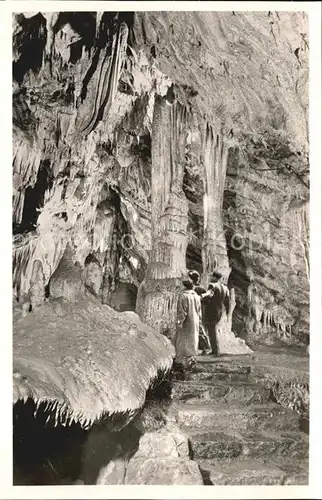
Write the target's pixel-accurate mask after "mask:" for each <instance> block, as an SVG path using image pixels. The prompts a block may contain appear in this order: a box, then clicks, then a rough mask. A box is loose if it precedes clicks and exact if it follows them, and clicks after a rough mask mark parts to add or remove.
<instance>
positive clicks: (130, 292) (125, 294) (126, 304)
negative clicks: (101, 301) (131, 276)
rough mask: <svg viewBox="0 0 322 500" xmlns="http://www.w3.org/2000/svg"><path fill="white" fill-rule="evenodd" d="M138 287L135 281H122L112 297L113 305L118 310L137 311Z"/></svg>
mask: <svg viewBox="0 0 322 500" xmlns="http://www.w3.org/2000/svg"><path fill="white" fill-rule="evenodd" d="M137 293H138V289H137V287H136V285H134V284H133V283H123V282H122V281H120V282H119V283H118V286H117V288H116V290H115V292H114V293H113V295H112V298H111V306H112V307H113V308H114V309H116V310H117V311H120V312H123V311H135V307H136V298H137Z"/></svg>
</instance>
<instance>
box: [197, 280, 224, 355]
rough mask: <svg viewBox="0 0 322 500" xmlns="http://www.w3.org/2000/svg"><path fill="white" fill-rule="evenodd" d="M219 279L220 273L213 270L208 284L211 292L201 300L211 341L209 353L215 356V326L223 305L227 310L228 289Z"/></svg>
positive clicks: (216, 349) (216, 352)
mask: <svg viewBox="0 0 322 500" xmlns="http://www.w3.org/2000/svg"><path fill="white" fill-rule="evenodd" d="M221 280H222V274H221V273H219V272H218V271H214V272H213V274H212V279H211V282H210V283H209V286H208V290H211V291H212V292H213V293H212V295H209V296H207V297H205V298H204V300H203V302H204V304H205V308H204V325H205V328H206V331H207V333H208V335H209V339H210V343H211V349H212V352H211V354H213V355H215V356H217V355H218V347H217V340H216V327H217V324H218V323H219V321H220V319H221V317H222V313H223V308H224V307H225V308H226V310H227V309H228V306H229V290H228V287H227V286H226V285H224V284H223V283H221Z"/></svg>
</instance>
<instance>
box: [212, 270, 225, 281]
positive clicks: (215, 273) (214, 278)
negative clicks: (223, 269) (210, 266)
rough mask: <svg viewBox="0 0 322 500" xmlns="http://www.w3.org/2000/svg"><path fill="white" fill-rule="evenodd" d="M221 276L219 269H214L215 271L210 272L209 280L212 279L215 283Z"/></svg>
mask: <svg viewBox="0 0 322 500" xmlns="http://www.w3.org/2000/svg"><path fill="white" fill-rule="evenodd" d="M221 278H222V274H221V273H220V272H219V271H216V270H215V271H214V272H213V273H212V280H211V281H213V282H215V283H217V282H218V281H220V280H221Z"/></svg>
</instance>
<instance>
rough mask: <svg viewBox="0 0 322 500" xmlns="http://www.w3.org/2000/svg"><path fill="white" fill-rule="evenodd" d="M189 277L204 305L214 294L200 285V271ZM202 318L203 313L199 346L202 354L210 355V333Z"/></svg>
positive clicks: (189, 274) (192, 272)
mask: <svg viewBox="0 0 322 500" xmlns="http://www.w3.org/2000/svg"><path fill="white" fill-rule="evenodd" d="M188 276H189V278H190V279H191V280H192V281H193V284H194V291H195V292H196V293H197V294H198V295H199V297H200V299H201V305H203V303H204V301H205V299H206V298H207V297H210V296H211V295H212V292H211V291H210V293H209V291H208V292H207V290H206V289H205V288H204V287H203V286H201V285H200V274H199V273H198V271H195V270H194V271H189V273H188ZM202 317H203V313H202V315H201V319H200V322H199V346H200V348H201V351H202V354H209V353H210V352H211V350H212V349H211V344H210V340H209V336H208V333H207V331H206V330H205V328H204V326H203V324H202Z"/></svg>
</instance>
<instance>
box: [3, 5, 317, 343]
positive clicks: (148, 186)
mask: <svg viewBox="0 0 322 500" xmlns="http://www.w3.org/2000/svg"><path fill="white" fill-rule="evenodd" d="M306 33H307V19H306V15H305V14H303V13H287V12H283V13H265V12H253V13H251V12H250V13H242V12H238V13H232V12H221V13H216V12H212V13H209V12H207V13H203V12H180V13H179V12H161V13H159V12H158V13H156V12H137V13H98V14H96V13H89V12H88V13H85V12H83V13H82V12H78V13H77V12H76V13H63V12H61V13H51V14H45V13H32V14H30V13H29V14H28V15H27V14H26V15H24V14H17V15H15V16H14V31H13V57H14V61H13V76H14V80H13V222H14V229H13V230H14V242H13V268H14V277H13V278H14V297H15V300H19V302H20V304H26V306H25V310H26V313H28V308H30V304H31V307H32V308H35V307H37V306H38V305H39V304H41V303H42V302H43V300H44V299H45V295H46V296H47V297H48V296H49V297H50V295H51V294H55V293H56V285H55V280H54V273H55V271H56V269H57V268H58V267H59V266H61V265H63V264H62V259H65V258H66V251H67V253H68V259H69V261H70V262H73V263H75V264H76V263H77V265H78V266H79V270H82V273H81V274H82V277H80V274H79V278H78V279H79V280H80V282H84V283H85V285H86V287H87V288H88V289H90V290H91V292H92V293H94V294H95V295H96V296H97V297H98V298H99V299H100V300H101V301H102V302H103V303H105V304H109V305H111V306H112V307H115V308H117V309H118V310H132V311H133V310H137V312H138V313H139V314H140V316H141V317H142V319H143V320H144V321H146V322H147V323H149V324H151V325H153V326H155V327H157V328H158V330H159V331H160V332H162V333H165V334H166V335H168V336H169V337H172V336H173V334H174V318H175V307H176V297H177V293H178V287H179V286H180V283H179V280H180V278H181V276H182V273H183V272H184V271H185V268H186V266H188V267H189V268H192V267H193V268H196V269H198V270H199V271H200V272H201V273H202V275H203V278H204V279H205V280H206V279H207V277H208V274H209V272H210V271H211V270H212V269H213V266H214V263H215V262H217V264H218V267H219V268H220V269H221V271H222V272H223V274H224V276H225V278H226V279H227V280H228V279H229V282H230V284H231V285H232V286H234V288H235V290H236V299H237V305H236V310H235V314H234V318H233V329H234V331H235V332H236V333H237V334H238V335H240V336H242V337H243V338H246V339H247V338H248V339H252V340H253V341H258V340H262V339H266V340H270V339H272V338H274V337H281V338H283V339H284V340H285V341H288V342H290V343H295V342H300V343H305V342H306V341H307V335H308V267H309V263H308V251H309V249H308V157H307V152H308V140H307V101H308V98H307V86H308V76H307V75H308V63H307V60H308V44H307V38H306V36H307V35H306ZM31 56H32V57H31Z"/></svg>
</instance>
